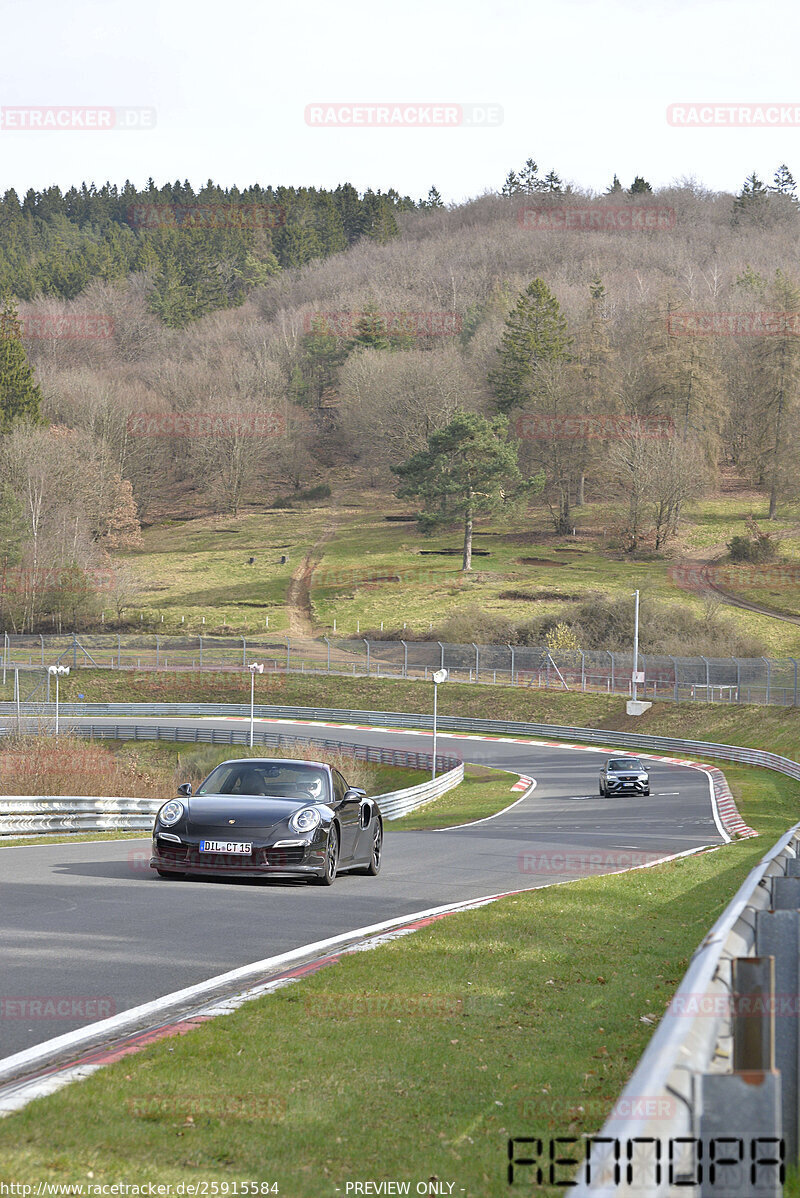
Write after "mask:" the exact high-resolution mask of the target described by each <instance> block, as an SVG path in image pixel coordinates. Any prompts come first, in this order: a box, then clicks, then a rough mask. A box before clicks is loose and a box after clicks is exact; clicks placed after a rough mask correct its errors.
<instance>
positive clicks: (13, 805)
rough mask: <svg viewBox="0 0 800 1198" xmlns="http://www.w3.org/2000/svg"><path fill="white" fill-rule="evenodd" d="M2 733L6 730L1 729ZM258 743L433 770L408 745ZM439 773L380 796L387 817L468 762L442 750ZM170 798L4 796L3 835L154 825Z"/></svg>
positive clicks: (442, 786) (179, 735)
mask: <svg viewBox="0 0 800 1198" xmlns="http://www.w3.org/2000/svg"><path fill="white" fill-rule="evenodd" d="M73 731H75V732H77V733H78V734H79V735H81V736H85V737H91V738H92V739H99V740H104V739H105V740H167V741H172V742H180V743H183V744H186V743H188V744H218V745H248V744H249V743H250V733H249V730H248V731H245V730H243V729H238V728H224V729H222V728H180V727H174V728H164V727H162V726H160V725H157V726H155V727H153V726H150V727H143V726H142V725H137V724H128V725H126V724H88V725H87V724H83V725H78V726H76V727H75V728H74V729H73ZM0 735H2V731H0ZM253 739H254V741H255V743H256V744H260V745H270V746H272V747H275V748H278V749H279V748H280V747H281V746H282V745H291V746H292V747H293V748H296V747H298V746H309V747H310V748H317V749H320V748H321V749H325V750H327V751H328V752H335V753H337V752H338V753H346V754H347V755H348V756H352V757H353V758H354V760H356V761H365V762H369V763H372V764H378V765H396V766H402V767H404V768H407V769H419V770H428V771H430V770H432V768H433V756H432V754H430V753H418V752H414V751H410V750H407V749H391V748H389V749H387V748H383V747H382V746H376V745H356V744H353V743H351V742H348V741H341V740H331V739H329V738H327V737H321V736H308V737H306V736H290V735H287V734H286V733H281V732H261V731H259V732H256V733H255V735H254V737H253ZM436 769H437V772H439V771H441V772H440V773H439V777H437V778H436V779H429V780H427V781H425V782H421V783H419V784H418V785H417V786H410V787H406V788H404V789H402V790H394V791H389V792H387V793H386V794H383V795H376V796H375V798H376V800H377V802H378V806H379V807H380V809H381V814H382V815H383V816H384V817H385V818H386V819H387V820H395V819H400V817H401V816H403V815H408V814H409V812H411V811H415V810H416V809H417V808H418V807H422V806H423V805H424V804H425V803H429V802H431V800H432V799H436V798H439V796H440V795H443V794H445V793H446V792H447V791H448V790H451V789H452V788H453V787H455V786H458V785H459V783H461V782H463V780H464V763H463V761H460V760H459V759H458V758H457V757H454V756H452V755H448V754H441V753H437V754H436ZM164 801H165V800H163V799H140V798H109V797H90V796H57V797H55V798H47V797H46V796H42V795H38V796H24V795H15V796H0V837H3V836H13V835H16V836H19V835H31V834H36V833H37V832H38V833H40V834H46V833H48V832H99V831H136V830H138V829H140V828H147V829H149V828H151V827H152V824H153V816H154V815H155V813H156V811H157V810H158V808H159V807H160V806H161V805H162V803H163V802H164Z"/></svg>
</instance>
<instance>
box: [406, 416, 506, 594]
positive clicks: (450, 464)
mask: <svg viewBox="0 0 800 1198" xmlns="http://www.w3.org/2000/svg"><path fill="white" fill-rule="evenodd" d="M392 471H393V473H394V474H396V475H398V477H399V478H400V479H401V480H402V482H401V485H400V487H399V489H398V492H397V493H398V496H399V497H401V498H412V497H413V498H418V499H421V500H422V512H421V513H420V516H419V524H420V527H421V529H422V530H423V532H432V531H433V529H435V528H440V527H445V526H447V525H450V524H454V523H455V522H456V521H459V522H460V523H463V527H464V549H463V557H462V566H461V568H462V570H464V571H468V570H471V569H472V526H473V521H474V518H475V516H476V515H478V514H479V513H481V512H493V511H497V510H498V509H499V508H501V507H502V506H503V505H504V504H506V503H508V502H509V501H510V500H511V497H512V495H514V494H515V493H516V495H517V496H518V497H519V498H522V497H523V496H524V494H525V492H526V490H527V488H526V486H525V484H524V483H523V480H522V476H521V475H520V471H519V466H518V465H517V450H516V448H515V446H514V444H513V443H512V442H510V441H509V439H508V421H507V420H506V418H505V417H504V416H495V417H494V419H493V420H487V418H486V417H485V416H479V415H477V414H475V413H473V412H458V413H457V414H456V416H455V417H454V418H453V420H451V421H450V423H449V424H448V425H447V427H446V428H443V429H439V430H438V431H437V432H435V433H432V434H431V435H430V436H429V437H428V445H427V448H426V449H423V450H420V451H419V452H418V453H415V454H413V455H412V456H411V457H410V458H409V459H408V460H407V461H406V462H403V463H402V465H398V466H393V467H392Z"/></svg>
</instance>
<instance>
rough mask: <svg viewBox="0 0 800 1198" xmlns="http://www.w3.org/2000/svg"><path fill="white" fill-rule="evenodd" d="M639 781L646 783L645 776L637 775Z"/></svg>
mask: <svg viewBox="0 0 800 1198" xmlns="http://www.w3.org/2000/svg"><path fill="white" fill-rule="evenodd" d="M639 781H640V782H646V781H647V774H640V775H639Z"/></svg>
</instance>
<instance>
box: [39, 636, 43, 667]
mask: <svg viewBox="0 0 800 1198" xmlns="http://www.w3.org/2000/svg"><path fill="white" fill-rule="evenodd" d="M39 645H40V646H41V650H42V668H44V637H43V636H42V635H41V633H40V634H39Z"/></svg>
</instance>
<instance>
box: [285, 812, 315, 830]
mask: <svg viewBox="0 0 800 1198" xmlns="http://www.w3.org/2000/svg"><path fill="white" fill-rule="evenodd" d="M321 819H322V816H321V815H320V813H319V812H318V811H317V809H316V807H303V808H302V809H301V810H300V811H295V813H294V815H293V816H292V817H291V818H290V820H289V827H290V828H291V829H292V831H293V832H312V831H313V830H314V828H316V827H318V826H319V823H320V821H321Z"/></svg>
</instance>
